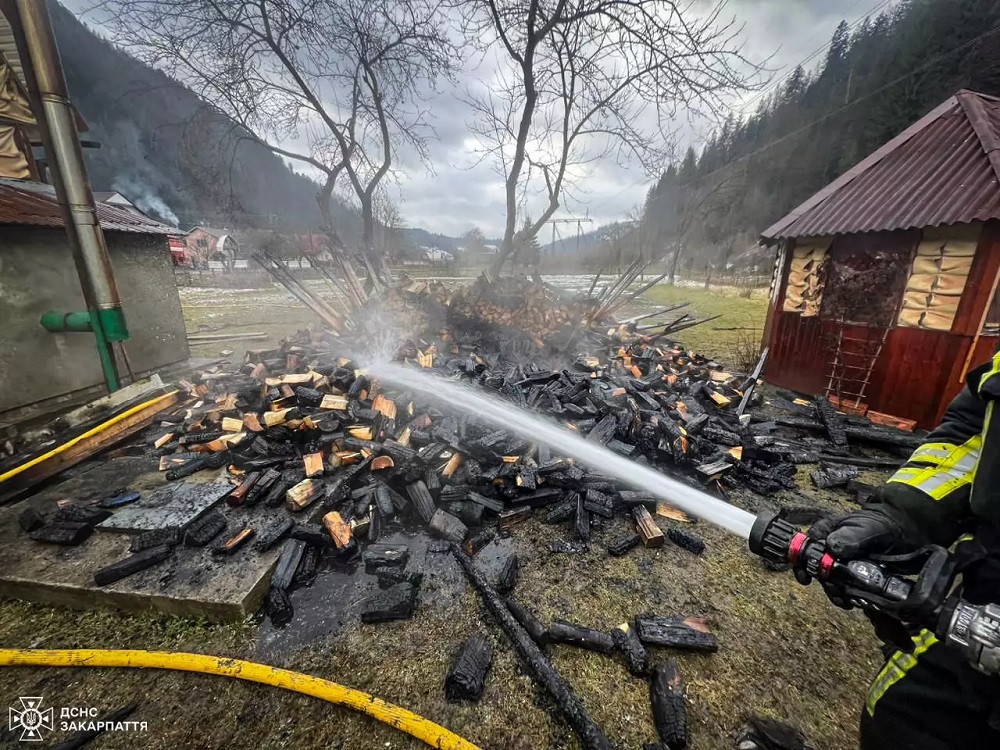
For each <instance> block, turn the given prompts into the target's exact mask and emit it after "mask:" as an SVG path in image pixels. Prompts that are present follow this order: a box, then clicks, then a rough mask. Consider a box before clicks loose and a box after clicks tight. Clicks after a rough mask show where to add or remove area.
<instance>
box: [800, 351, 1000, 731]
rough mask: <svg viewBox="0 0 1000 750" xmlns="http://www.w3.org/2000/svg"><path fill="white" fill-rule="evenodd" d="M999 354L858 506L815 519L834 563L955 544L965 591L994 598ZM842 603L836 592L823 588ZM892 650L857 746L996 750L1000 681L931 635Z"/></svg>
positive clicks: (999, 526) (997, 582) (975, 597)
mask: <svg viewBox="0 0 1000 750" xmlns="http://www.w3.org/2000/svg"><path fill="white" fill-rule="evenodd" d="M998 398H1000V353H998V354H997V355H996V356H995V357H994V358H993V361H992V362H991V363H989V364H987V365H984V366H982V367H981V368H978V369H977V370H974V371H973V372H971V373H970V374H969V377H968V387H967V388H965V389H963V391H962V392H961V393H960V394H959V395H958V396H957V397H956V398H955V399H954V400H953V401H952V402H951V404H950V405H949V407H948V410H947V412H946V413H945V415H944V419H943V420H942V422H941V424H940V425H939V426H938V427H937V428H936V429H935V430H934V431H933V432H932V433H931V434H930V435H929V436H928V437H927V441H926V442H925V443H924V444H923V445H921V446H920V447H919V448H917V450H916V451H914V452H913V455H912V456H910V458H909V460H908V461H907V463H906V465H905V466H904V467H903V468H902V469H900V470H899V471H897V472H896V473H895V474H894V475H893V476H892V478H891V479H889V481H888V482H887V483H886V484H884V485H882V486H881V487H880V488H879V489H878V490H877V491H876V493H875V496H874V498H873V500H872V502H870V503H869V504H867V505H866V506H865V507H864V508H863V509H861V510H858V511H855V512H853V513H850V514H848V515H846V516H842V517H840V518H838V519H833V520H829V521H821V522H819V523H817V524H816V525H815V526H813V528H812V529H810V532H809V534H810V536H812V537H814V538H817V539H825V540H826V544H827V549H828V551H829V552H830V553H831V554H832V555H833V556H834V557H835V558H837V559H840V560H850V559H854V558H861V557H869V556H871V555H878V554H903V553H906V552H912V551H914V550H917V549H919V548H921V547H923V546H924V545H926V544H938V545H941V546H943V547H951V546H952V545H956V546H955V556H956V559H957V560H958V563H959V566H960V570H961V571H962V573H963V576H962V586H963V596H964V598H965V599H967V600H968V601H970V602H971V603H973V604H985V603H989V602H1000V414H996V415H994V405H995V402H996V399H998ZM826 590H827V594H828V595H829V596H830V598H831V600H833V602H834V603H835V604H838V605H840V606H844V601H843V600H842V599H841V598H840V596H839V595H838V591H837V589H836V588H834V587H832V586H826ZM913 641H914V647H913V650H912V652H911V653H905V652H903V651H896V650H893V649H887V651H890V652H892V653H889V654H888V659H887V661H886V663H885V665H884V666H883V668H882V670H881V671H880V672H879V673H878V675H877V676H876V678H875V680H874V682H873V683H872V685H871V688H870V689H869V692H868V696H867V698H866V701H865V705H864V707H863V709H862V713H861V747H862V750H877V749H878V750H881V749H882V748H893V750H896V749H899V750H911V749H912V750H917V749H918V748H919V750H945V749H946V748H947V749H951V748H955V749H957V748H962V750H980V749H981V750H987V748H989V749H990V750H997V749H1000V677H995V676H994V677H990V676H987V675H985V674H982V673H980V672H978V671H977V670H975V669H974V668H973V667H972V666H971V665H970V664H968V663H967V662H966V661H965V660H964V659H963V657H962V656H961V655H960V654H959V653H957V652H956V651H954V650H952V649H949V648H946V647H944V646H943V645H942V644H940V643H938V642H937V639H936V638H935V637H934V635H933V634H931V633H930V632H928V631H926V630H925V631H921V632H919V633H915V634H913Z"/></svg>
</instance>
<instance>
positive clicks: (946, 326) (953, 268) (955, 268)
mask: <svg viewBox="0 0 1000 750" xmlns="http://www.w3.org/2000/svg"><path fill="white" fill-rule="evenodd" d="M981 229H982V227H981V225H978V224H972V225H965V226H961V227H946V228H943V229H940V228H928V229H925V230H924V233H923V239H922V241H921V242H920V245H918V246H917V254H916V256H915V257H914V258H913V266H912V268H911V270H910V278H909V279H908V280H907V282H906V291H905V293H904V295H903V305H902V308H901V309H900V311H899V325H901V326H907V327H910V328H926V329H929V330H933V331H950V330H951V325H952V323H953V322H954V320H955V313H957V312H958V305H959V302H961V300H962V292H964V291H965V282H966V281H967V280H968V278H969V271H970V269H971V268H972V261H973V259H974V258H975V255H976V246H977V244H978V243H979V233H980V231H981ZM995 304H996V301H995V300H994V305H995Z"/></svg>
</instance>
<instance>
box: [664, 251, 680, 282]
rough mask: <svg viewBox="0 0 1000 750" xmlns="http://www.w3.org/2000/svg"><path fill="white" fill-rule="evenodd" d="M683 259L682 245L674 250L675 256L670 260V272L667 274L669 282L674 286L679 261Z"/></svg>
mask: <svg viewBox="0 0 1000 750" xmlns="http://www.w3.org/2000/svg"><path fill="white" fill-rule="evenodd" d="M680 259H681V246H680V245H678V246H677V249H676V250H674V257H673V258H672V259H671V261H670V274H669V275H668V276H667V283H668V284H670V286H674V284H676V283H677V263H678V262H679V261H680Z"/></svg>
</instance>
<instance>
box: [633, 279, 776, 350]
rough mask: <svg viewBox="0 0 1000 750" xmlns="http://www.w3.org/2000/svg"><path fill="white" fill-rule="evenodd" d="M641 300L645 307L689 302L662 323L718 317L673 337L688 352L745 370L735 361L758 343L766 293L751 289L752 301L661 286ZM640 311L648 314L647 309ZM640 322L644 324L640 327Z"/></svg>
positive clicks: (726, 292)
mask: <svg viewBox="0 0 1000 750" xmlns="http://www.w3.org/2000/svg"><path fill="white" fill-rule="evenodd" d="M642 299H643V300H645V302H646V303H647V304H648V305H649V306H664V305H673V304H678V303H680V302H690V303H691V304H690V305H689V306H688V307H685V308H683V309H682V310H678V311H677V312H676V313H670V314H668V315H666V316H664V317H663V320H665V321H670V320H674V319H675V318H676V317H678V316H680V315H682V314H683V313H685V312H686V313H689V314H691V315H694V316H695V317H697V318H699V319H703V318H708V317H711V316H713V315H720V316H721V317H720V318H717V319H716V320H712V321H709V322H707V323H703V324H702V325H699V326H695V327H693V328H689V329H688V330H686V331H681V332H680V333H679V334H677V338H678V339H679V340H680V341H681V343H683V344H684V345H685V346H686V347H687V348H688V349H690V350H693V351H695V352H698V353H700V354H704V355H705V356H708V357H714V358H716V359H718V360H720V361H721V362H723V363H724V364H726V365H728V366H732V367H739V368H743V369H746V362H741V361H739V360H741V359H746V357H747V356H748V354H749V352H750V351H751V350H752V351H753V352H754V353H755V352H756V349H757V348H758V346H759V344H760V338H761V333H762V331H763V329H764V319H765V317H766V316H767V293H766V290H754V294H753V296H752V298H750V299H746V298H744V297H741V296H739V295H738V294H737V293H736V290H735V289H733V290H730V289H712V290H710V291H706V290H705V289H696V288H690V287H677V286H669V285H667V284H661V285H659V286H656V287H653V288H652V289H650V290H649V291H648V292H646V293H645V294H643V295H642ZM644 309H645V310H646V311H648V310H649V309H650V308H649V307H646V308H644ZM633 314H637V313H633ZM654 320H659V318H654ZM643 323H645V321H643V322H642V323H640V325H641V324H643ZM720 329H746V330H720Z"/></svg>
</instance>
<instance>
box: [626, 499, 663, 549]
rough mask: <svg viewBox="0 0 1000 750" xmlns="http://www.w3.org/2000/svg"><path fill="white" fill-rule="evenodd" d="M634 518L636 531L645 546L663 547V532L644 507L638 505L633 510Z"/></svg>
mask: <svg viewBox="0 0 1000 750" xmlns="http://www.w3.org/2000/svg"><path fill="white" fill-rule="evenodd" d="M632 518H633V519H635V526H636V531H637V532H638V534H639V536H640V537H641V538H642V543H643V544H644V545H645V546H647V547H662V546H663V532H662V531H661V530H660V527H659V526H657V525H656V521H654V520H653V517H652V516H651V515H650V514H649V511H648V510H646V507H645V506H644V505H637V506H635V507H634V508H633V509H632Z"/></svg>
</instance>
